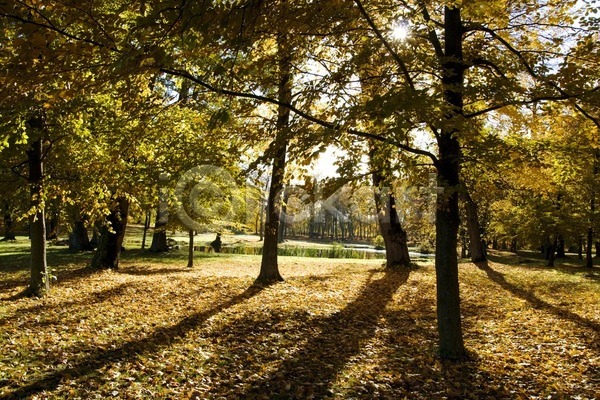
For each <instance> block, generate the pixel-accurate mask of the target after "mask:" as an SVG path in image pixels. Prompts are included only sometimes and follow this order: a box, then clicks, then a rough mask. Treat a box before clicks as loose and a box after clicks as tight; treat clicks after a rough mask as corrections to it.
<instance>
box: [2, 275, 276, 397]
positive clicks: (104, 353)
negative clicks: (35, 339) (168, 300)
mask: <svg viewBox="0 0 600 400" xmlns="http://www.w3.org/2000/svg"><path fill="white" fill-rule="evenodd" d="M263 289H264V287H262V286H256V285H253V286H250V287H249V288H248V289H246V290H245V291H244V292H242V293H240V294H238V295H236V296H233V297H232V298H231V299H229V300H227V301H224V302H221V303H220V304H218V305H216V306H214V307H212V308H210V309H208V310H206V311H202V312H198V313H196V314H193V315H191V316H189V317H186V318H184V319H182V320H181V321H179V322H178V323H177V324H175V325H172V326H169V327H164V328H159V329H157V330H155V331H154V332H153V333H152V334H150V335H148V336H146V337H145V338H142V339H139V340H135V341H130V342H126V343H124V344H122V345H121V346H117V347H116V348H112V349H108V350H100V349H99V350H96V351H92V352H91V353H90V355H89V356H87V357H85V358H83V359H82V360H80V361H79V362H77V363H75V364H74V365H73V366H71V367H69V368H66V369H63V370H60V371H56V372H52V373H49V374H47V375H46V376H45V377H43V378H41V379H38V380H36V381H34V382H31V383H29V384H27V385H25V386H21V387H17V388H15V390H13V391H12V392H11V393H7V394H5V395H3V396H2V397H0V399H22V398H26V397H29V396H33V395H35V394H39V393H40V392H42V391H51V390H54V389H56V388H57V386H58V385H59V384H60V382H61V380H62V379H63V378H64V377H65V376H72V377H79V378H81V377H85V376H88V375H90V374H92V373H93V372H94V371H97V370H99V369H100V368H102V367H104V366H107V365H111V364H113V363H116V362H119V361H127V360H129V359H132V358H133V357H135V356H137V355H140V354H149V353H154V352H156V351H158V350H160V349H161V348H164V347H167V346H169V344H170V343H172V342H173V341H174V340H176V339H178V338H182V337H185V336H186V335H187V334H188V332H190V331H191V330H193V329H196V328H197V327H199V326H200V325H201V324H203V323H204V322H205V321H206V320H208V319H209V318H211V317H212V316H214V315H216V314H218V313H220V312H222V311H224V310H226V309H228V308H231V307H234V306H235V305H237V304H240V303H242V302H244V301H247V300H248V299H250V298H252V297H253V296H256V295H257V294H259V293H260V292H261V291H262V290H263Z"/></svg>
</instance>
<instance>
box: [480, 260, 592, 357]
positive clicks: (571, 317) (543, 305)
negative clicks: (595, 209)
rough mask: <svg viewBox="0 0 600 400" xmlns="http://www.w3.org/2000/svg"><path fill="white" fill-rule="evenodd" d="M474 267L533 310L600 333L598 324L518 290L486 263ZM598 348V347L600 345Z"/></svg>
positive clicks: (525, 291)
mask: <svg viewBox="0 0 600 400" xmlns="http://www.w3.org/2000/svg"><path fill="white" fill-rule="evenodd" d="M476 265H477V267H478V268H479V269H481V270H482V271H484V272H485V273H486V274H487V276H488V278H490V279H491V280H492V281H494V282H495V283H497V284H498V285H500V286H501V287H502V288H503V289H505V290H507V291H509V292H511V293H512V294H514V295H515V296H517V297H519V298H521V299H523V300H525V301H527V302H528V303H529V304H531V306H533V307H534V308H536V309H538V310H542V311H546V312H549V313H552V314H553V315H555V316H557V317H559V318H561V319H563V320H567V321H570V322H574V323H575V324H577V325H579V326H580V327H582V328H587V329H590V330H592V331H593V332H600V324H598V323H597V322H595V321H590V320H589V319H586V318H584V317H582V316H580V315H577V314H575V313H574V312H572V311H569V310H565V309H564V308H560V307H557V306H555V305H553V304H550V303H548V302H546V301H544V300H542V299H540V298H538V297H536V296H535V295H534V294H533V293H531V292H528V291H527V290H525V289H523V288H520V287H518V286H516V285H513V284H512V283H510V282H508V281H507V280H506V278H505V277H504V275H503V274H502V273H500V272H498V271H496V270H494V269H493V268H492V267H490V266H489V264H488V262H487V261H484V262H480V263H477V264H476ZM598 347H600V345H599V346H598Z"/></svg>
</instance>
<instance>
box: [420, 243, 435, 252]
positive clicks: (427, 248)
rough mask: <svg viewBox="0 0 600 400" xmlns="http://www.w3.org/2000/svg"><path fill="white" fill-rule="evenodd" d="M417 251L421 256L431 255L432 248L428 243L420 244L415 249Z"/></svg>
mask: <svg viewBox="0 0 600 400" xmlns="http://www.w3.org/2000/svg"><path fill="white" fill-rule="evenodd" d="M417 251H418V252H419V253H421V254H429V253H433V246H431V244H429V243H421V244H420V245H419V247H418V248H417Z"/></svg>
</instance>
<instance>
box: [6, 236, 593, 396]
mask: <svg viewBox="0 0 600 400" xmlns="http://www.w3.org/2000/svg"><path fill="white" fill-rule="evenodd" d="M515 257H516V256H511V255H508V254H503V253H494V255H493V257H492V259H493V261H490V262H488V263H485V264H478V265H474V264H472V263H468V262H463V263H461V264H460V280H461V297H462V311H463V329H464V337H465V342H466V345H467V347H468V349H469V351H470V353H471V358H470V359H469V360H465V361H461V362H454V363H450V362H445V361H442V360H440V359H438V358H437V357H436V340H437V334H436V316H435V272H434V268H433V266H432V265H431V264H430V263H420V264H419V268H417V269H415V270H412V271H410V273H392V272H386V271H385V270H384V269H383V268H382V267H381V260H356V259H319V258H300V257H281V258H280V270H281V273H282V275H283V276H284V277H285V278H286V281H285V282H283V283H281V284H277V285H273V286H270V287H260V286H254V285H253V281H254V278H255V277H256V276H257V275H258V269H259V265H260V258H259V257H258V256H252V255H235V254H212V253H211V254H205V255H203V256H201V257H199V258H198V259H197V262H196V268H194V269H187V268H186V267H185V265H186V252H185V251H184V250H181V251H175V252H172V253H169V254H167V255H163V256H155V255H152V254H149V253H145V252H141V251H138V250H128V251H127V252H125V253H124V255H123V260H122V267H121V269H120V270H118V271H114V272H101V273H91V272H89V271H88V270H87V269H85V268H84V267H85V265H86V263H87V262H88V261H89V259H90V258H91V253H88V254H85V253H84V254H69V253H68V252H67V251H65V250H63V249H61V248H56V247H55V248H50V249H49V264H50V265H51V266H52V268H53V269H54V274H55V275H56V276H57V277H58V280H57V282H56V283H55V284H54V286H53V288H52V293H51V295H50V296H47V297H46V298H43V299H31V298H20V297H19V296H18V294H19V293H20V292H21V290H22V289H23V288H24V286H25V284H26V283H27V266H28V251H27V242H26V241H21V242H17V243H16V244H9V243H0V398H31V399H42V398H49V399H62V398H65V399H67V398H70V399H77V398H80V399H94V398H119V399H136V398H160V399H163V398H173V399H175V398H177V399H178V398H188V399H195V398H197V399H262V398H264V399H306V398H319V399H320V398H331V399H348V398H356V399H373V398H378V399H402V398H404V397H406V398H409V399H446V398H448V399H449V398H453V399H459V398H460V399H465V398H466V399H469V398H470V399H498V398H507V399H519V398H521V399H542V398H543V399H548V398H550V399H594V398H597V397H596V396H597V393H600V367H599V365H600V334H599V332H600V315H599V307H598V306H599V305H600V291H599V290H598V289H599V285H600V282H599V274H598V271H597V270H594V271H588V270H585V269H583V268H580V267H574V266H570V265H562V266H559V267H557V268H554V269H548V268H545V267H542V265H543V262H542V261H538V260H535V259H533V261H532V262H529V263H527V264H519V263H518V260H519V259H518V258H515ZM522 257H523V256H521V258H522ZM527 257H528V259H529V258H530V257H529V256H527ZM567 264H568V263H567Z"/></svg>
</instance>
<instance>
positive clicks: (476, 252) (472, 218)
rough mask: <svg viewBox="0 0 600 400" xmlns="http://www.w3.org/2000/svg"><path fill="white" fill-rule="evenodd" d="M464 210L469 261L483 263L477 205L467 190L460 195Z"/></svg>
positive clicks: (483, 255)
mask: <svg viewBox="0 0 600 400" xmlns="http://www.w3.org/2000/svg"><path fill="white" fill-rule="evenodd" d="M462 197H463V201H464V203H465V209H466V211H467V231H468V233H469V251H470V252H471V261H472V262H474V263H476V262H481V261H485V260H486V257H485V252H484V250H483V242H482V241H481V225H479V212H478V209H477V203H475V201H474V200H473V198H472V197H471V195H470V194H469V192H468V191H467V190H465V191H464V192H463V193H462Z"/></svg>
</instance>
